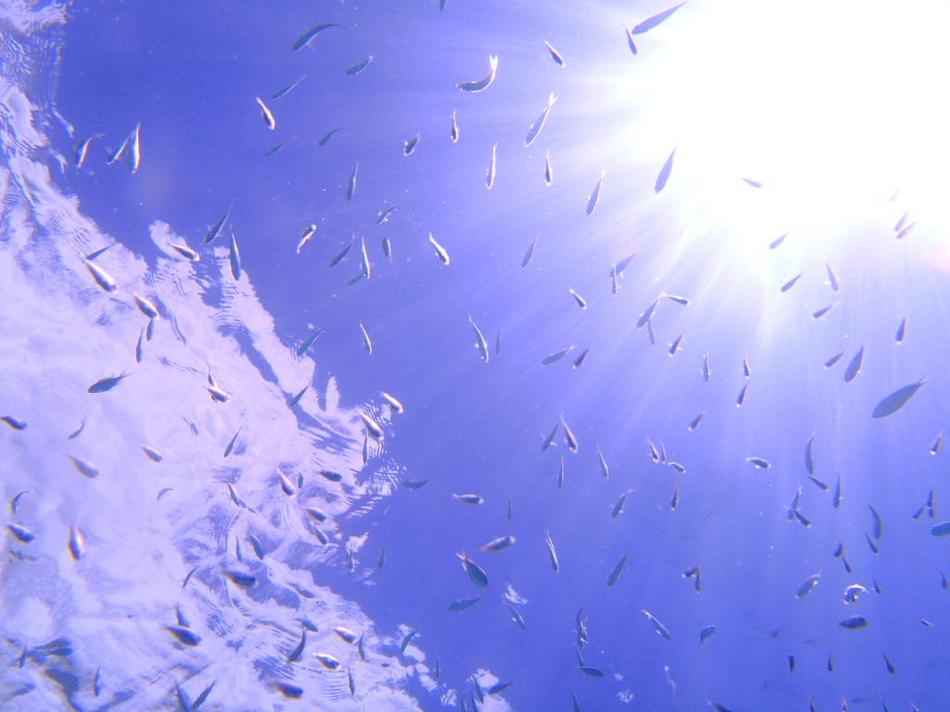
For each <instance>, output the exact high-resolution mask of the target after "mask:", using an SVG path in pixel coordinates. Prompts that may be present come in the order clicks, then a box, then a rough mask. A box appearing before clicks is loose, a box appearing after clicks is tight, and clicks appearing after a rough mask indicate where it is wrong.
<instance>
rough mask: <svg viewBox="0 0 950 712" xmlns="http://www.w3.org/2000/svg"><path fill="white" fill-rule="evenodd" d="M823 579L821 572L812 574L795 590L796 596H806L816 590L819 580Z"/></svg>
mask: <svg viewBox="0 0 950 712" xmlns="http://www.w3.org/2000/svg"><path fill="white" fill-rule="evenodd" d="M819 581H821V572H819V573H816V574H812V575H811V576H809V577H808V578H806V579H805V580H804V581H802V583H801V585H800V586H799V587H798V590H796V591H795V598H804V597H805V596H807V595H808V594H809V593H811V592H812V591H814V590H815V587H816V586H817V585H818V582H819Z"/></svg>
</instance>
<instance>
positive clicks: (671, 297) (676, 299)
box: [662, 292, 689, 307]
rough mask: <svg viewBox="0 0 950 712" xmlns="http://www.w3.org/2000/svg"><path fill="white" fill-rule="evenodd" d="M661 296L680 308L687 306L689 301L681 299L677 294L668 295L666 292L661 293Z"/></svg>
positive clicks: (684, 298)
mask: <svg viewBox="0 0 950 712" xmlns="http://www.w3.org/2000/svg"><path fill="white" fill-rule="evenodd" d="M662 296H663V297H666V298H667V299H669V300H670V301H671V302H676V303H677V304H679V305H681V306H684V307H686V306H689V299H688V298H686V297H681V296H680V295H678V294H670V293H668V292H663V294H662Z"/></svg>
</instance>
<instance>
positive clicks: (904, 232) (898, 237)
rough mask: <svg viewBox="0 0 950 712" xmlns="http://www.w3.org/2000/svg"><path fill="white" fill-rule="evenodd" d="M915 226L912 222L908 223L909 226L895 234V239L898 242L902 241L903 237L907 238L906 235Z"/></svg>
mask: <svg viewBox="0 0 950 712" xmlns="http://www.w3.org/2000/svg"><path fill="white" fill-rule="evenodd" d="M916 224H917V223H913V222H912V223H910V225H908V226H907V227H905V228H904V229H903V230H901V231H900V232H899V233H897V235H896V237H897V239H898V240H903V239H904V238H905V237H907V235H908V233H910V231H911V230H913V229H914V226H915V225H916Z"/></svg>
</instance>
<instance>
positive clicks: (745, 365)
mask: <svg viewBox="0 0 950 712" xmlns="http://www.w3.org/2000/svg"><path fill="white" fill-rule="evenodd" d="M742 376H743V378H745V379H746V380H748V379H749V378H751V377H752V367H751V366H750V365H749V357H748V356H745V357H743V359H742Z"/></svg>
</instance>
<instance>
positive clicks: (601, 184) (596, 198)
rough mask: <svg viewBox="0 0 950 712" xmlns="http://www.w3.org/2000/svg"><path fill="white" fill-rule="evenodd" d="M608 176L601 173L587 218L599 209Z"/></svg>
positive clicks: (590, 198)
mask: <svg viewBox="0 0 950 712" xmlns="http://www.w3.org/2000/svg"><path fill="white" fill-rule="evenodd" d="M606 175H607V172H606V171H601V172H600V178H599V179H598V181H597V185H595V186H594V189H593V190H592V191H591V193H590V195H589V196H588V198H587V207H586V208H585V212H586V213H587V217H590V216H591V215H592V214H593V212H594V210H596V209H597V203H599V202H600V191H601V189H602V188H603V187H604V178H605V177H606ZM648 318H649V317H648Z"/></svg>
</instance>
